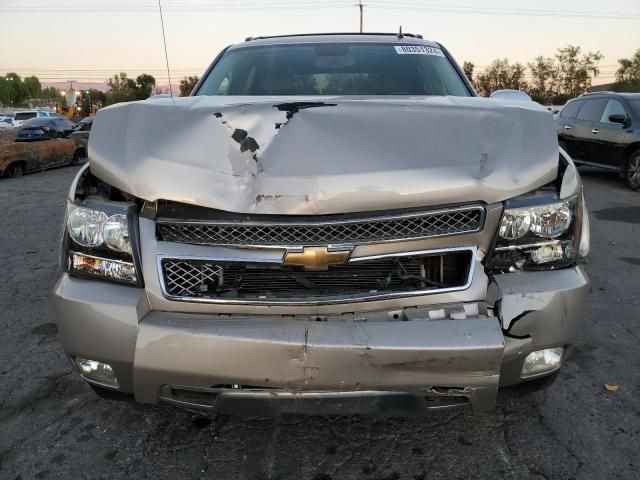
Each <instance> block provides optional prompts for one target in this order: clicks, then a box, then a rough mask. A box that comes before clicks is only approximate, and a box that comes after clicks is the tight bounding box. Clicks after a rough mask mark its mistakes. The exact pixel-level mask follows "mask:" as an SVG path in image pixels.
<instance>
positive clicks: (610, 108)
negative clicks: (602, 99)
mask: <svg viewBox="0 0 640 480" xmlns="http://www.w3.org/2000/svg"><path fill="white" fill-rule="evenodd" d="M610 115H624V116H625V117H626V116H627V112H626V111H625V109H624V107H623V106H622V104H621V103H620V102H619V101H618V100H614V99H611V100H609V101H608V102H607V104H606V105H605V107H604V110H603V111H602V115H601V116H600V123H614V122H611V121H609V116H610Z"/></svg>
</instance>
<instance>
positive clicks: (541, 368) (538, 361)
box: [520, 347, 564, 378]
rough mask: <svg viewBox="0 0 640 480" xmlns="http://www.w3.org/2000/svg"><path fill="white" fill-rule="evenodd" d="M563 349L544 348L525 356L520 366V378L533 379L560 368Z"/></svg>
mask: <svg viewBox="0 0 640 480" xmlns="http://www.w3.org/2000/svg"><path fill="white" fill-rule="evenodd" d="M563 350H564V348H562V347H557V348H546V349H544V350H536V351H535V352H531V353H530V354H529V355H527V358H525V359H524V365H523V366H522V374H521V375H520V376H521V377H522V378H525V377H533V376H535V375H540V374H542V373H548V372H551V371H552V370H556V369H558V368H560V364H561V363H562V352H563Z"/></svg>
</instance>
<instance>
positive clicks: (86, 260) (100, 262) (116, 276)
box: [69, 253, 138, 283]
mask: <svg viewBox="0 0 640 480" xmlns="http://www.w3.org/2000/svg"><path fill="white" fill-rule="evenodd" d="M70 256H71V259H70V266H69V267H70V270H71V271H72V272H74V271H75V272H79V273H86V274H89V275H94V276H96V277H102V278H108V279H112V280H121V281H123V282H130V283H136V282H137V281H138V278H137V276H136V267H135V266H134V264H133V263H129V262H121V261H118V260H110V259H108V258H100V257H93V256H90V255H82V254H79V253H71V255H70Z"/></svg>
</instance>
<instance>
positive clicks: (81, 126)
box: [69, 117, 94, 162]
mask: <svg viewBox="0 0 640 480" xmlns="http://www.w3.org/2000/svg"><path fill="white" fill-rule="evenodd" d="M93 118H94V117H86V118H83V119H82V120H80V121H79V122H78V126H77V127H76V129H75V131H74V132H73V133H72V134H71V135H69V138H70V139H71V140H73V143H74V144H75V145H76V152H77V153H78V156H79V158H78V162H83V161H84V160H86V158H87V149H88V144H89V133H90V132H91V126H92V125H93Z"/></svg>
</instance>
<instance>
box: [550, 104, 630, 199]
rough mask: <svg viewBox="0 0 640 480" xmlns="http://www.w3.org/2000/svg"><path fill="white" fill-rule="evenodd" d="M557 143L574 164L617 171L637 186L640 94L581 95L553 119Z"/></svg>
mask: <svg viewBox="0 0 640 480" xmlns="http://www.w3.org/2000/svg"><path fill="white" fill-rule="evenodd" d="M556 126H557V129H558V142H559V143H560V146H561V147H562V148H564V149H565V150H566V151H567V152H568V153H569V155H570V156H571V157H572V158H573V159H574V161H575V163H576V164H583V165H593V166H597V167H601V168H606V169H609V170H616V171H618V172H620V176H621V177H623V178H625V179H626V180H627V183H628V184H629V187H631V188H632V189H633V190H637V189H639V188H640V128H639V127H640V93H613V92H598V93H588V94H584V95H581V96H579V97H577V98H574V99H573V100H570V101H569V102H567V104H566V105H565V106H564V107H563V109H562V110H561V111H560V114H559V115H558V117H557V118H556Z"/></svg>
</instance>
